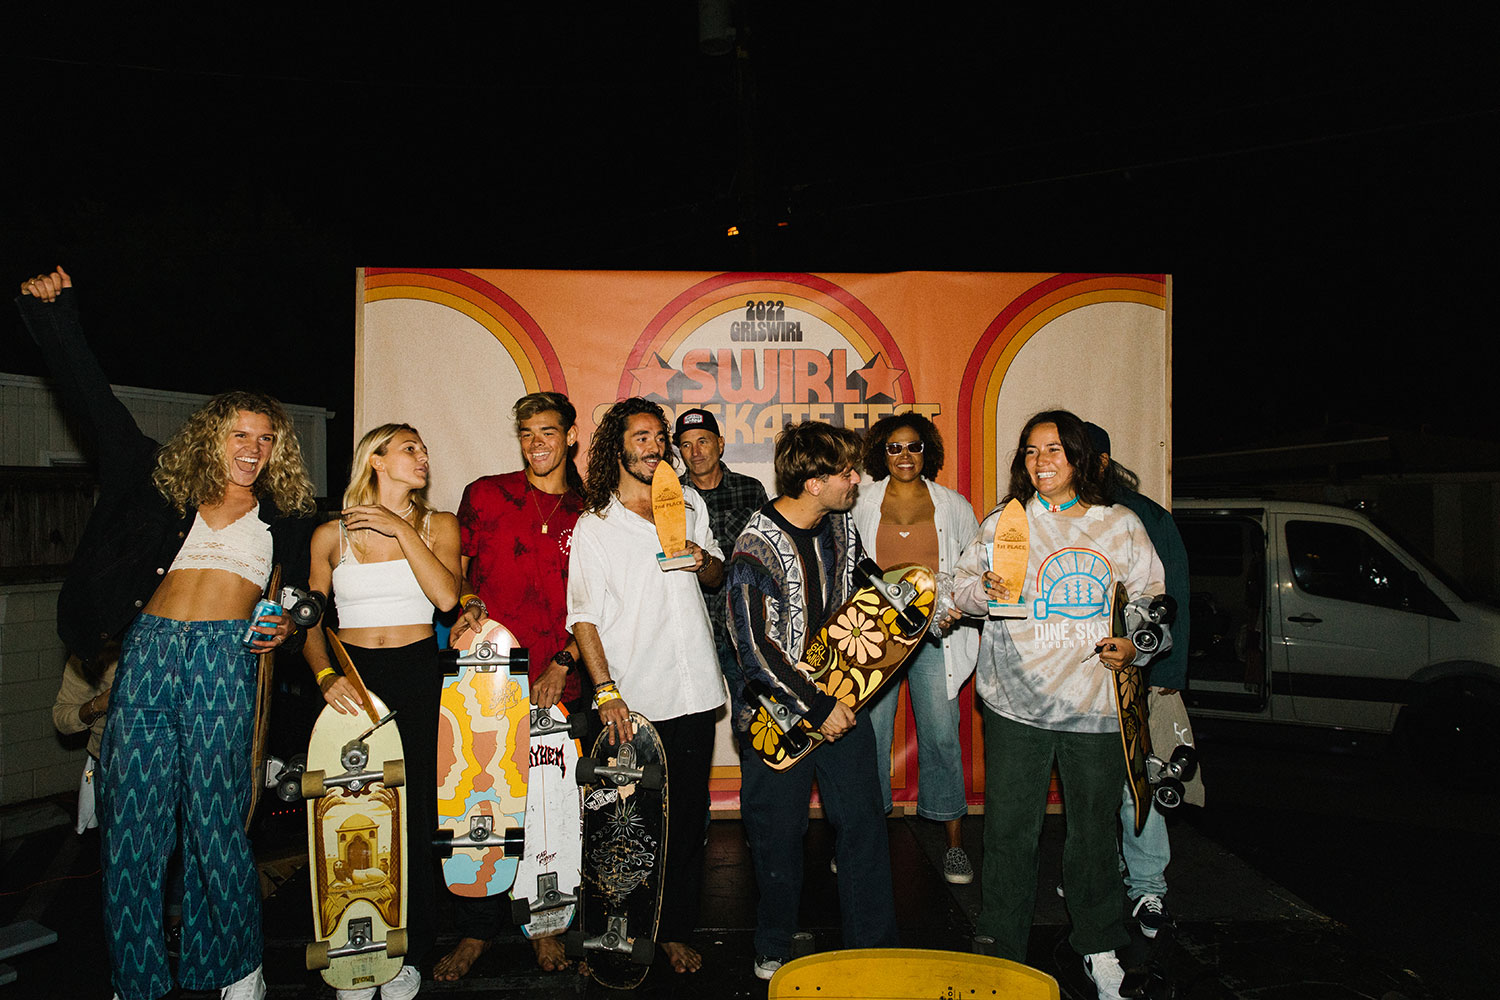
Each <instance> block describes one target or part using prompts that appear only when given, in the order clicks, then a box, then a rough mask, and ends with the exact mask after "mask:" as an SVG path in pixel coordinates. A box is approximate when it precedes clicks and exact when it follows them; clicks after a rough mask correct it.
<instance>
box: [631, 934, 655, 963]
mask: <svg viewBox="0 0 1500 1000" xmlns="http://www.w3.org/2000/svg"><path fill="white" fill-rule="evenodd" d="M655 957H656V943H655V942H654V941H652V940H651V939H650V938H648V937H638V938H636V939H635V943H634V944H632V945H631V946H630V960H631V961H632V962H634V963H635V964H636V965H650V964H651V960H652V959H653V958H655Z"/></svg>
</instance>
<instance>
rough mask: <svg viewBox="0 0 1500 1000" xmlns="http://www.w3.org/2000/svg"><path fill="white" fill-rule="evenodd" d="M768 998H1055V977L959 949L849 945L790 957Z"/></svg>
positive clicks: (777, 973) (1056, 993)
mask: <svg viewBox="0 0 1500 1000" xmlns="http://www.w3.org/2000/svg"><path fill="white" fill-rule="evenodd" d="M767 995H768V1000H788V998H792V997H796V998H799V1000H800V998H805V997H818V998H819V1000H854V998H863V1000H917V998H925V997H970V996H986V997H994V996H1001V997H1007V998H1014V1000H1027V998H1037V1000H1058V997H1059V995H1060V993H1059V989H1058V985H1057V980H1055V979H1053V978H1052V977H1051V976H1049V975H1047V974H1046V973H1044V972H1038V971H1037V970H1036V969H1033V968H1031V967H1030V966H1026V965H1022V964H1021V963H1019V962H1012V961H1008V960H1007V959H1003V958H994V957H992V956H989V955H971V954H969V953H967V952H961V951H927V950H923V949H920V948H853V949H849V950H847V951H829V952H823V953H821V954H817V955H808V956H807V957H806V958H799V959H795V960H793V961H791V962H788V963H786V964H785V965H783V966H782V967H781V968H779V969H777V970H776V974H775V975H774V976H772V977H771V984H770V988H769V991H768V994H767Z"/></svg>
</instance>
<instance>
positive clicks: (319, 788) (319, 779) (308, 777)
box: [302, 771, 328, 968]
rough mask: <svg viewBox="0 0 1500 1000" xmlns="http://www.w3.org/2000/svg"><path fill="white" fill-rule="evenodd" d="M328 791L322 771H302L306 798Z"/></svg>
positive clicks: (321, 794) (303, 790)
mask: <svg viewBox="0 0 1500 1000" xmlns="http://www.w3.org/2000/svg"><path fill="white" fill-rule="evenodd" d="M326 791H328V789H326V788H324V787H323V772H322V771H303V772H302V797H303V798H304V799H321V798H322V797H323V793H324V792H326ZM319 968H326V966H319Z"/></svg>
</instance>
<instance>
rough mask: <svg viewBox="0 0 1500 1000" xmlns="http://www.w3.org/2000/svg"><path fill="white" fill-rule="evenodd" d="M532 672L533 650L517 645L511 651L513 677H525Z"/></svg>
mask: <svg viewBox="0 0 1500 1000" xmlns="http://www.w3.org/2000/svg"><path fill="white" fill-rule="evenodd" d="M530 672H531V650H529V649H527V648H526V647H525V646H515V647H513V648H512V649H511V651H510V673H511V676H512V677H525V676H526V675H527V674H528V673H530Z"/></svg>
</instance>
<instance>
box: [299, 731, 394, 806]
mask: <svg viewBox="0 0 1500 1000" xmlns="http://www.w3.org/2000/svg"><path fill="white" fill-rule="evenodd" d="M395 717H396V713H395V712H389V713H387V714H386V716H385V718H383V719H381V720H380V721H379V722H377V723H375V725H373V726H371V727H370V728H369V729H366V730H365V731H364V732H362V733H360V734H359V735H358V736H356V737H354V739H352V740H350V741H349V742H348V743H345V744H344V746H343V749H341V750H340V751H339V763H341V764H343V765H344V773H343V774H336V775H334V776H333V777H329V776H328V775H327V773H326V772H323V771H303V772H302V776H301V786H302V797H303V798H305V799H318V798H322V797H323V796H324V795H325V794H326V793H327V792H328V789H330V788H343V789H346V790H347V791H349V792H351V793H353V794H355V795H358V794H359V793H360V792H362V791H364V789H365V786H366V785H368V784H370V783H371V782H374V781H379V782H381V783H382V784H384V785H385V786H386V787H387V788H396V787H398V786H400V785H404V784H406V762H405V761H403V760H388V761H386V762H385V764H384V765H382V766H381V769H380V770H379V771H368V770H366V769H365V768H366V767H367V766H368V765H369V763H370V744H368V743H366V742H365V740H367V739H369V737H370V734H371V733H373V732H375V730H377V729H379V728H380V727H381V726H383V725H385V724H386V723H387V722H390V721H391V720H392V719H394V718H395Z"/></svg>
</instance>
